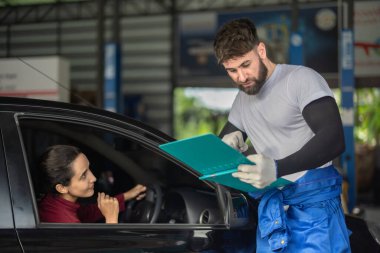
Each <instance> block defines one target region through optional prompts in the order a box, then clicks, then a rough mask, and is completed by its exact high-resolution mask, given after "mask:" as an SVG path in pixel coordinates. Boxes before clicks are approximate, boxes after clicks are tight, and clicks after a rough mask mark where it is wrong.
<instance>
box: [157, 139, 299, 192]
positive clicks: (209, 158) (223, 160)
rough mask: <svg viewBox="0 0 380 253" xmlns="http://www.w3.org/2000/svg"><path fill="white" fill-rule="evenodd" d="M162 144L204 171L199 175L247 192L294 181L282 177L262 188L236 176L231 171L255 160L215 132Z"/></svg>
mask: <svg viewBox="0 0 380 253" xmlns="http://www.w3.org/2000/svg"><path fill="white" fill-rule="evenodd" d="M159 147H160V149H162V150H164V151H165V152H167V153H169V154H170V155H172V156H174V157H175V158H177V159H178V160H180V161H181V162H183V163H184V164H186V165H188V166H189V167H191V168H192V169H194V170H196V171H198V172H199V173H200V174H201V176H200V177H199V179H201V180H208V181H212V182H216V183H219V184H222V185H225V186H228V187H231V188H234V189H237V190H241V191H244V192H258V191H265V190H268V189H270V188H273V187H282V186H285V185H287V184H290V183H292V182H291V181H289V180H286V179H283V178H279V179H277V180H276V181H275V182H273V183H272V184H271V185H269V186H267V187H265V188H263V189H259V188H256V187H253V186H252V185H251V184H248V183H244V182H242V181H240V180H239V179H238V178H235V177H233V176H232V175H231V174H232V173H234V172H236V171H237V168H238V166H239V165H240V164H253V163H252V162H251V161H250V160H248V159H247V157H245V156H244V155H243V154H241V153H240V152H238V151H237V150H235V149H233V148H232V147H230V146H229V145H227V144H225V143H224V142H223V141H222V140H221V139H220V138H219V137H217V136H216V135H214V134H205V135H200V136H195V137H191V138H187V139H182V140H178V141H173V142H169V143H165V144H162V145H160V146H159Z"/></svg>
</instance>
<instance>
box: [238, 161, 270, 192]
mask: <svg viewBox="0 0 380 253" xmlns="http://www.w3.org/2000/svg"><path fill="white" fill-rule="evenodd" d="M247 158H248V159H249V160H250V161H252V162H254V163H255V165H248V164H241V165H239V167H238V172H235V173H232V176H234V177H237V178H239V179H240V180H241V181H243V182H245V183H248V184H251V185H253V186H254V187H256V188H259V189H262V188H264V187H266V186H268V185H270V184H271V183H273V182H274V181H275V180H276V179H277V166H276V163H275V161H274V160H273V159H270V158H268V157H265V156H264V155H262V154H257V155H250V156H247Z"/></svg>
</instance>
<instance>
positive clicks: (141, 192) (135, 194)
mask: <svg viewBox="0 0 380 253" xmlns="http://www.w3.org/2000/svg"><path fill="white" fill-rule="evenodd" d="M145 191H146V186H144V185H141V184H138V185H136V186H135V187H133V188H132V189H130V190H129V191H127V192H124V200H125V201H127V200H131V199H134V198H136V200H140V199H143V198H144V197H145Z"/></svg>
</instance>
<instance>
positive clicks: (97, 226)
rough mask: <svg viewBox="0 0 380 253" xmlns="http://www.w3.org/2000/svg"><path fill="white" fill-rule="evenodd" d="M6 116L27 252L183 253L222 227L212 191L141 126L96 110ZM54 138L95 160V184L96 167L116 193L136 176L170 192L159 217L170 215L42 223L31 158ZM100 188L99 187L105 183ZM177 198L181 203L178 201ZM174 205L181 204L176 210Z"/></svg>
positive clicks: (17, 206)
mask: <svg viewBox="0 0 380 253" xmlns="http://www.w3.org/2000/svg"><path fill="white" fill-rule="evenodd" d="M8 119H9V125H10V127H9V128H8V129H7V133H6V135H5V138H4V143H5V145H7V148H6V150H5V152H6V154H7V162H8V164H9V169H10V170H12V171H13V173H11V175H10V184H11V189H12V188H14V189H12V194H13V196H14V215H15V226H16V228H17V231H18V234H19V237H20V240H21V243H22V246H23V248H24V250H25V251H26V252H47V251H49V252H62V251H65V252H67V251H70V250H71V251H74V252H94V251H97V252H116V251H117V252H120V251H122V252H189V251H190V250H191V249H194V248H199V247H200V248H202V247H203V246H204V245H207V244H208V241H209V236H210V233H213V232H214V231H216V230H221V231H223V230H225V229H227V225H226V223H225V221H226V219H225V217H223V214H224V213H227V212H226V210H216V209H218V208H220V207H218V206H217V203H218V201H217V194H216V193H215V192H213V190H212V188H210V187H209V185H208V184H207V183H205V182H203V181H200V180H197V178H196V175H194V174H192V173H190V172H189V171H185V170H184V169H183V168H180V167H179V166H178V164H175V163H173V162H172V161H169V160H168V159H167V158H166V157H165V156H163V155H162V154H161V153H160V151H159V149H158V148H157V145H158V143H157V140H154V138H151V137H149V138H148V137H147V136H148V135H149V134H148V133H147V132H146V131H145V130H142V129H139V128H138V127H134V126H128V125H123V124H119V123H118V122H117V121H112V120H111V121H110V119H105V118H103V117H99V116H98V115H95V116H94V115H92V116H88V115H87V114H77V113H75V112H70V113H69V114H65V113H59V112H57V110H55V111H54V113H49V112H47V113H44V112H42V111H39V112H38V113H33V112H28V113H16V114H15V115H8ZM157 139H158V138H157ZM54 144H74V145H79V146H81V148H82V149H83V150H84V152H85V153H86V155H88V157H89V159H90V162H91V164H94V166H93V168H92V169H93V170H94V174H95V175H96V176H97V177H98V182H100V179H101V177H102V172H104V170H102V169H104V168H107V170H106V171H111V172H112V173H114V174H113V175H114V180H115V181H119V184H118V185H117V186H118V187H119V188H117V187H116V189H114V190H115V191H116V190H122V189H121V184H120V181H121V182H122V183H125V184H126V185H129V186H130V187H131V186H132V185H133V184H134V183H137V182H139V183H143V184H146V185H149V184H152V183H157V181H159V182H158V183H160V184H161V185H163V187H164V188H165V190H166V194H167V196H175V197H173V198H170V203H169V202H166V203H165V208H166V209H165V215H166V216H170V217H166V216H163V217H162V218H161V219H162V220H161V221H159V222H157V223H153V224H152V223H149V222H148V221H141V220H137V221H134V222H129V223H119V224H115V225H110V224H104V223H86V224H84V223H80V224H58V223H42V222H40V221H39V217H38V208H37V203H38V199H39V194H40V193H39V188H40V186H41V185H40V182H39V181H38V180H36V178H37V177H38V176H36V175H37V174H38V173H37V174H36V173H35V171H36V170H37V169H38V166H37V164H36V162H37V160H38V155H39V154H41V152H42V151H43V150H44V149H45V148H46V147H48V146H50V145H54ZM103 156H105V157H106V158H102V157H103ZM120 168H121V170H119V169H120ZM120 171H123V173H121V172H120ZM119 179H121V180H119ZM98 187H99V188H101V187H103V188H102V190H104V189H105V185H103V186H100V185H99V186H98ZM177 188H178V189H177ZM174 189H175V192H174V193H173V191H172V190H174ZM186 189H187V190H186ZM188 189H192V190H188ZM210 190H212V191H210ZM178 196H181V201H180V202H178V203H177V202H176V200H177V199H178ZM182 196H183V199H182ZM173 199H174V200H173ZM202 199H205V201H202ZM163 205H164V204H163ZM176 205H177V206H178V205H179V206H181V205H183V208H184V209H183V210H177V209H176V208H177V206H176ZM169 206H170V208H172V209H174V210H172V209H170V208H169ZM205 206H206V207H207V208H206V209H205ZM202 208H203V209H202ZM167 210H170V211H167ZM202 210H207V211H208V216H207V217H208V218H209V213H213V214H214V216H213V217H214V220H210V222H207V223H203V224H201V223H200V222H199V219H198V218H199V216H200V215H201V214H203V212H202ZM135 218H136V217H135ZM137 218H138V219H139V217H137ZM140 218H141V217H140Z"/></svg>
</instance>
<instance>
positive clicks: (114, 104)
mask: <svg viewBox="0 0 380 253" xmlns="http://www.w3.org/2000/svg"><path fill="white" fill-rule="evenodd" d="M104 60H105V64H104V81H105V83H104V101H103V105H104V106H103V107H104V109H106V110H108V111H112V112H118V113H121V109H122V108H121V91H120V69H121V67H120V48H119V46H118V45H117V44H116V43H107V44H106V46H105V57H104Z"/></svg>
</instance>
